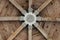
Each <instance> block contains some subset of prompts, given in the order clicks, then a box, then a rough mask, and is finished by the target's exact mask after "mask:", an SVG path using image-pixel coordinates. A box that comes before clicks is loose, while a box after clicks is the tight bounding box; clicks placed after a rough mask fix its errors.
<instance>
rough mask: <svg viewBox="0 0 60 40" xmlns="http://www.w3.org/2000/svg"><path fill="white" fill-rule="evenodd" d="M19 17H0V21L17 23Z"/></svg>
mask: <svg viewBox="0 0 60 40" xmlns="http://www.w3.org/2000/svg"><path fill="white" fill-rule="evenodd" d="M17 20H20V17H0V21H17Z"/></svg>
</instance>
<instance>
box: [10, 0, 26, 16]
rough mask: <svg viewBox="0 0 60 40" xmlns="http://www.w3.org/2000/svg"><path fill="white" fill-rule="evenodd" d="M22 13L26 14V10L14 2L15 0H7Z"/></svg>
mask: <svg viewBox="0 0 60 40" xmlns="http://www.w3.org/2000/svg"><path fill="white" fill-rule="evenodd" d="M9 1H10V2H11V3H12V4H13V5H14V6H15V7H16V8H17V9H19V11H21V12H22V14H24V15H25V14H26V13H27V12H26V11H25V10H24V9H23V8H22V7H21V6H20V5H19V4H18V3H17V2H16V0H9Z"/></svg>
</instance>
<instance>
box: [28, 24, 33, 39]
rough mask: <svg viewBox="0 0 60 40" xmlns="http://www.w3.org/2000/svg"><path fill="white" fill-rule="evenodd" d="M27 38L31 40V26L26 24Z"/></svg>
mask: <svg viewBox="0 0 60 40" xmlns="http://www.w3.org/2000/svg"><path fill="white" fill-rule="evenodd" d="M28 40H32V26H31V25H29V26H28Z"/></svg>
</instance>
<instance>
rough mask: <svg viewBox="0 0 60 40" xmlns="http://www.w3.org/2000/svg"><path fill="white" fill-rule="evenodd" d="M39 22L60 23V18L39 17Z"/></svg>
mask: <svg viewBox="0 0 60 40" xmlns="http://www.w3.org/2000/svg"><path fill="white" fill-rule="evenodd" d="M37 21H52V22H54V21H60V18H51V17H37Z"/></svg>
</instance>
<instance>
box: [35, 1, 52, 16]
mask: <svg viewBox="0 0 60 40" xmlns="http://www.w3.org/2000/svg"><path fill="white" fill-rule="evenodd" d="M51 1H52V0H46V1H45V2H44V3H43V4H42V5H41V6H40V7H39V8H38V9H37V10H35V12H34V13H35V15H37V14H39V12H41V11H42V10H43V9H44V8H45V7H46V6H47V5H48V4H49V3H50V2H51Z"/></svg>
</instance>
